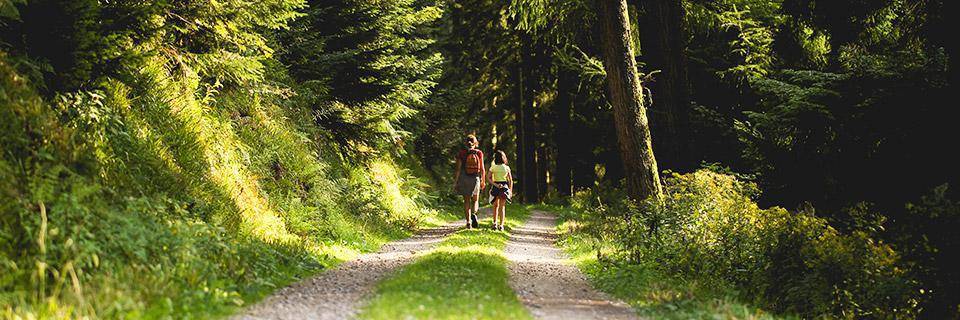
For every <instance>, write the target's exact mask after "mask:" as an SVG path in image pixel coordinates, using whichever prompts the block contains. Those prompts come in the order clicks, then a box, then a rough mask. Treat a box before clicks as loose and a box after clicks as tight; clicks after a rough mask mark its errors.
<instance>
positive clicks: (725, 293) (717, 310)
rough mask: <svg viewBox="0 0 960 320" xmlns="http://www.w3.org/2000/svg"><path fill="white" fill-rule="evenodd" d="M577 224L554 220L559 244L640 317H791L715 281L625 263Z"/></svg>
mask: <svg viewBox="0 0 960 320" xmlns="http://www.w3.org/2000/svg"><path fill="white" fill-rule="evenodd" d="M577 227H578V223H577V222H576V221H575V220H572V219H564V221H562V222H561V223H560V224H559V225H558V231H560V232H561V233H562V234H563V237H562V238H561V241H560V245H561V247H562V248H563V250H564V251H566V252H567V254H568V255H569V256H570V261H571V262H572V263H573V264H575V265H576V266H577V267H579V269H580V271H581V272H583V273H584V274H585V275H586V276H587V278H589V279H590V282H591V283H592V284H593V285H594V286H595V287H596V288H597V289H600V290H601V291H604V292H607V293H609V294H611V295H613V296H614V297H617V298H618V299H621V300H623V301H624V302H626V303H629V304H630V305H631V306H633V307H634V309H636V310H637V312H638V313H639V314H640V315H641V316H645V317H649V318H651V319H792V318H791V317H786V316H779V315H773V314H770V313H768V312H766V311H764V310H762V309H759V308H756V307H752V306H750V305H749V304H747V303H744V302H742V301H740V300H738V299H737V298H736V294H735V293H734V292H732V291H730V290H728V289H726V288H725V286H724V285H722V284H718V283H702V282H699V281H698V280H694V279H676V278H672V277H669V276H665V275H663V274H662V273H661V272H659V271H658V270H657V269H656V268H655V267H654V266H650V265H644V264H628V263H622V262H619V261H618V260H616V259H610V260H607V259H604V260H600V259H598V257H597V249H598V248H599V250H600V252H601V253H603V256H604V257H612V255H611V253H612V252H613V250H611V249H610V248H609V247H606V246H605V244H598V243H595V242H594V241H592V240H589V237H587V236H585V235H582V234H579V233H578V232H577V230H578V229H577Z"/></svg>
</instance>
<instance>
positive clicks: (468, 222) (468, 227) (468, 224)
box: [467, 221, 473, 229]
mask: <svg viewBox="0 0 960 320" xmlns="http://www.w3.org/2000/svg"><path fill="white" fill-rule="evenodd" d="M472 226H473V225H471V224H470V221H467V229H470V227H472Z"/></svg>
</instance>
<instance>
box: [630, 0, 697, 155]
mask: <svg viewBox="0 0 960 320" xmlns="http://www.w3.org/2000/svg"><path fill="white" fill-rule="evenodd" d="M631 1H633V3H635V4H636V5H637V7H638V8H642V9H643V14H642V15H641V16H640V26H641V27H640V44H641V46H642V48H643V50H641V51H642V52H641V53H642V55H643V58H644V60H645V61H646V62H647V64H649V65H650V67H651V68H650V69H652V70H660V72H661V73H660V74H658V75H657V76H656V77H654V79H655V81H654V82H653V84H652V86H651V92H653V99H652V100H653V105H652V106H651V108H652V110H653V111H654V115H653V120H654V121H655V122H654V124H653V125H652V127H653V128H652V130H653V138H654V141H655V142H654V150H655V151H656V154H657V158H658V160H659V161H658V164H659V165H661V166H662V167H664V168H669V169H676V170H683V171H686V170H690V169H692V166H693V165H696V163H695V161H694V159H691V155H690V148H689V143H690V141H689V139H690V138H689V137H690V136H691V135H690V134H689V131H690V87H689V83H688V81H687V61H686V54H685V53H684V51H683V48H684V44H683V15H684V12H683V4H682V3H681V1H680V0H631Z"/></svg>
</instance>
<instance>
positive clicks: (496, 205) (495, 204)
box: [493, 198, 500, 226]
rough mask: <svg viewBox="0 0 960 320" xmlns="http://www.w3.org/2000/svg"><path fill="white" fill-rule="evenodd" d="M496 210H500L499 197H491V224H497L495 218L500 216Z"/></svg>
mask: <svg viewBox="0 0 960 320" xmlns="http://www.w3.org/2000/svg"><path fill="white" fill-rule="evenodd" d="M498 212H500V198H493V225H494V226H496V225H497V219H499V218H500V216H499V215H498V214H497V213H498Z"/></svg>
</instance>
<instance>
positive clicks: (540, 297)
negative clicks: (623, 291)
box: [504, 211, 638, 319]
mask: <svg viewBox="0 0 960 320" xmlns="http://www.w3.org/2000/svg"><path fill="white" fill-rule="evenodd" d="M556 240H557V233H556V218H555V217H554V216H553V215H551V214H549V213H546V212H543V211H533V212H532V214H531V215H530V218H529V219H527V222H526V223H525V224H524V225H523V226H522V227H519V228H515V229H513V230H512V231H511V233H510V240H509V242H507V247H506V249H505V250H504V254H505V255H506V257H507V259H508V260H510V262H511V263H510V266H509V267H508V269H509V270H510V286H511V287H513V290H514V291H515V292H516V293H517V296H519V298H520V301H521V302H523V304H524V305H525V306H526V307H527V310H529V311H530V314H532V315H533V316H534V318H537V319H637V318H638V317H637V315H636V313H635V312H634V310H633V309H632V308H630V306H629V305H628V304H626V303H623V302H622V301H618V300H615V299H612V298H611V297H609V296H608V295H606V294H604V293H602V292H599V291H597V290H595V289H593V287H592V286H591V285H590V282H589V281H588V280H587V279H586V277H584V275H583V273H581V272H580V270H579V269H577V267H576V266H573V265H570V264H568V263H566V261H567V257H566V255H565V254H564V253H563V251H561V250H560V249H559V248H557V246H556V245H555V242H556Z"/></svg>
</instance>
